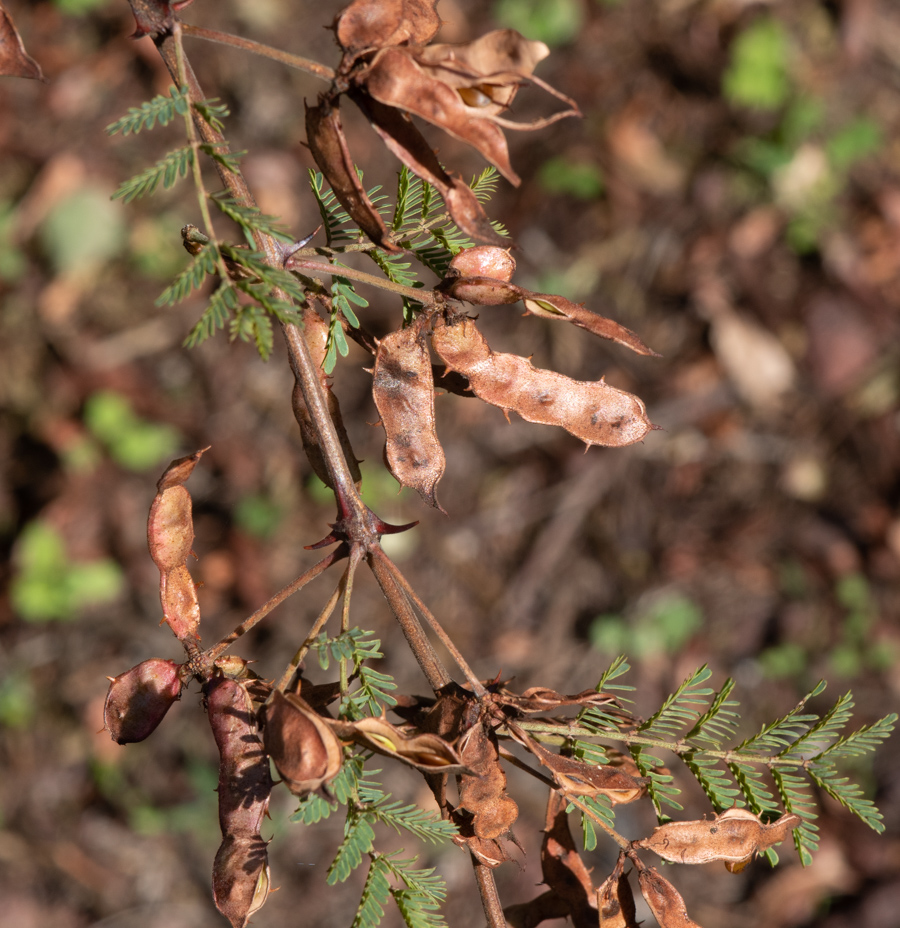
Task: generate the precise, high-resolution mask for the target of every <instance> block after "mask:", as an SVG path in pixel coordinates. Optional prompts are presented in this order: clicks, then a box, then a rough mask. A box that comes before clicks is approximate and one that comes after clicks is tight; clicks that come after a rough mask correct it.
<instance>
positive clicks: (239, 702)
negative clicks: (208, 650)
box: [205, 677, 273, 928]
mask: <svg viewBox="0 0 900 928" xmlns="http://www.w3.org/2000/svg"><path fill="white" fill-rule="evenodd" d="M205 694H206V707H207V713H208V716H209V724H210V727H211V728H212V732H213V736H214V737H215V739H216V745H217V746H218V748H219V786H218V795H219V827H220V828H221V830H222V839H223V840H222V844H221V845H220V847H219V851H218V853H217V854H216V860H215V864H214V865H213V896H214V898H215V901H216V907H217V908H218V909H219V911H220V912H221V913H222V914H223V915H224V916H225V917H226V918H227V919H228V920H229V921H230V922H231V924H232V925H233V926H234V928H243V926H244V925H246V924H247V920H248V919H249V918H250V916H251V915H252V914H253V913H254V912H255V911H257V910H258V909H259V908H260V907H261V906H262V905H263V903H264V902H265V901H266V896H267V895H268V892H269V865H268V852H267V850H266V842H265V841H263V840H262V838H261V837H260V833H259V829H260V826H261V825H262V820H263V817H264V816H265V814H266V811H267V809H268V807H269V795H270V794H271V792H272V785H273V784H272V777H271V775H270V774H269V759H268V757H267V756H266V753H265V751H264V750H263V746H262V743H261V741H260V738H259V730H258V727H257V724H256V712H255V711H254V708H253V701H252V700H251V698H250V695H249V694H248V692H247V688H246V686H245V685H244V684H243V683H240V682H238V681H237V680H232V679H230V678H228V677H216V678H214V679H213V680H211V681H210V682H209V683H207V685H206V687H205Z"/></svg>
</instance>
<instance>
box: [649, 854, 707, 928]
mask: <svg viewBox="0 0 900 928" xmlns="http://www.w3.org/2000/svg"><path fill="white" fill-rule="evenodd" d="M635 862H636V863H637V865H638V870H639V880H640V884H641V894H642V895H643V897H644V899H645V900H646V902H647V905H648V906H650V911H651V912H652V913H653V916H654V917H655V918H656V920H657V921H658V922H659V924H660V928H700V926H699V925H698V924H697V923H696V922H695V921H693V919H691V918H690V916H689V915H688V914H687V908H686V906H685V904H684V899H682V898H681V895H680V893H679V892H678V890H677V889H675V887H674V886H673V885H672V884H671V883H670V882H669V881H668V880H667V879H665V878H664V877H662V876H660V875H659V873H658V872H657V871H656V870H655V869H654V868H653V867H645V866H643V864H641V863H640V862H639V861H635Z"/></svg>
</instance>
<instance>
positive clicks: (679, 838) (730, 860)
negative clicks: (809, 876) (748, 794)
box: [635, 808, 800, 871]
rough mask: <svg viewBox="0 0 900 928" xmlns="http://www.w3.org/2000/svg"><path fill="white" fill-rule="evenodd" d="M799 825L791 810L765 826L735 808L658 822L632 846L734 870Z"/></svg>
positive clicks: (675, 859) (683, 861)
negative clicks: (703, 817) (692, 818)
mask: <svg viewBox="0 0 900 928" xmlns="http://www.w3.org/2000/svg"><path fill="white" fill-rule="evenodd" d="M799 825H800V817H799V816H798V815H794V814H792V813H791V814H787V815H782V816H781V818H779V819H778V820H777V821H775V822H772V824H770V825H765V824H763V823H762V822H761V821H760V819H759V816H757V815H754V814H753V813H752V812H750V811H749V810H748V809H737V808H735V809H728V810H727V811H725V812H723V813H722V814H721V815H717V816H716V817H715V818H713V819H708V820H704V821H695V822H669V823H668V824H667V825H660V826H659V827H658V828H656V829H655V830H654V832H653V834H652V835H650V837H649V838H644V839H642V840H641V841H636V842H635V847H641V848H647V849H648V850H651V851H653V852H654V853H655V854H658V855H659V856H660V857H662V858H663V859H664V860H671V861H673V862H675V863H681V864H705V863H709V862H710V861H713V860H723V861H725V862H726V865H727V864H731V867H729V869H731V870H732V871H737V870H740V869H742V868H743V866H744V865H746V864H747V863H749V861H750V860H752V859H753V857H755V856H756V855H757V854H760V853H762V852H763V851H766V850H768V848H770V847H773V846H774V845H776V844H781V842H782V841H784V840H785V838H787V836H788V835H789V834H790V832H791V829H793V828H797V827H798V826H799Z"/></svg>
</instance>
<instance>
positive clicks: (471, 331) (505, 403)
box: [432, 317, 653, 447]
mask: <svg viewBox="0 0 900 928" xmlns="http://www.w3.org/2000/svg"><path fill="white" fill-rule="evenodd" d="M432 344H433V345H434V349H435V351H436V352H437V353H438V355H439V356H440V358H441V359H442V360H443V361H444V363H445V364H446V365H447V367H448V368H449V369H450V370H452V371H458V372H459V373H460V374H463V375H464V376H465V377H466V378H468V380H469V386H470V387H471V389H472V392H473V393H475V395H476V396H478V397H479V398H480V399H482V400H484V401H485V402H486V403H490V404H491V405H492V406H499V407H500V408H501V409H503V410H504V412H506V413H508V412H509V410H512V411H513V412H517V413H518V414H519V415H520V416H521V417H522V418H523V419H525V420H526V421H527V422H536V423H540V424H542V425H558V426H560V427H562V428H564V429H565V430H566V431H567V432H570V433H571V434H572V435H574V436H575V437H576V438H580V439H581V440H582V441H583V442H585V443H586V444H587V445H606V446H610V447H622V446H624V445H630V444H633V443H634V442H637V441H640V440H641V439H642V438H643V437H644V436H645V435H646V434H647V432H649V431H650V430H651V429H652V428H653V426H652V425H651V423H650V420H649V419H648V418H647V411H646V409H645V407H644V404H643V403H642V402H641V401H640V400H639V399H638V398H637V397H636V396H632V394H630V393H626V392H625V391H624V390H617V389H616V388H615V387H611V386H609V384H607V383H605V382H604V381H603V380H598V381H594V382H586V381H579V380H572V379H571V378H569V377H565V376H564V375H562V374H558V373H556V371H548V370H542V369H540V368H536V367H534V366H532V364H531V362H530V361H528V360H527V359H526V358H523V357H520V356H519V355H513V354H501V353H497V352H494V351H492V350H491V348H490V346H489V345H488V344H487V342H486V341H485V340H484V337H483V336H482V335H481V333H480V332H479V331H478V329H477V328H476V326H475V322H474V321H473V320H472V319H469V318H467V317H455V318H451V319H443V318H441V319H438V320H437V323H436V325H435V329H434V335H433V338H432Z"/></svg>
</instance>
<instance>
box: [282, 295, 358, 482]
mask: <svg viewBox="0 0 900 928" xmlns="http://www.w3.org/2000/svg"><path fill="white" fill-rule="evenodd" d="M310 299H313V297H310ZM303 336H304V338H305V339H306V344H307V346H308V348H309V353H310V357H311V358H312V362H313V364H314V365H315V367H316V373H317V374H318V376H319V382H320V383H321V384H322V389H323V390H324V391H325V403H326V405H327V407H328V414H329V415H330V416H331V421H332V422H333V423H334V427H335V430H336V431H337V433H338V439H339V441H340V443H341V450H342V451H343V452H344V458H345V459H346V461H347V465H348V466H349V468H350V475H351V476H352V477H353V480H354V481H355V483H356V485H357V486H359V484H360V482H361V481H362V475H361V474H360V472H359V461H358V460H357V459H356V455H355V454H354V453H353V448H352V447H351V446H350V439H349V437H348V436H347V430H346V429H345V428H344V420H343V417H342V416H341V407H340V404H339V403H338V399H337V397H336V396H335V395H334V391H333V390H332V389H331V384H330V383H329V382H328V375H327V374H326V373H325V370H324V367H323V365H324V363H325V353H326V348H327V345H328V324H327V323H326V322H325V320H324V319H323V318H322V317H321V316H320V315H319V314H318V313H317V312H316V311H315V310H314V309H313V308H312V307H311V306H309V305H306V306H304V307H303ZM291 405H292V407H293V410H294V418H295V419H296V420H297V424H298V425H299V426H300V438H301V440H302V441H303V450H304V451H305V452H306V457H307V458H308V460H309V463H310V464H311V465H312V469H313V471H314V472H315V474H316V476H317V477H318V478H319V480H321V481H322V483H324V484H325V486H327V487H329V488H330V489H332V490H333V489H334V486H333V485H332V481H331V474H330V472H329V470H328V466H327V465H326V463H325V455H324V454H323V453H322V448H321V447H320V446H319V438H318V434H317V432H316V429H315V427H314V426H313V421H312V416H311V415H310V414H309V409H308V408H307V406H306V401H305V400H304V399H303V390H302V389H301V388H300V383H299V381H298V382H296V383H295V384H294V392H293V395H292V398H291Z"/></svg>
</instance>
